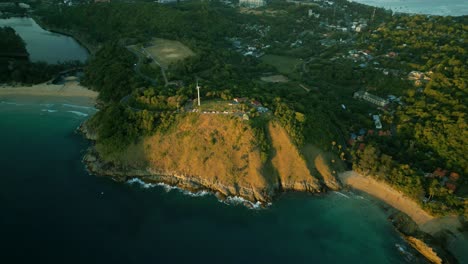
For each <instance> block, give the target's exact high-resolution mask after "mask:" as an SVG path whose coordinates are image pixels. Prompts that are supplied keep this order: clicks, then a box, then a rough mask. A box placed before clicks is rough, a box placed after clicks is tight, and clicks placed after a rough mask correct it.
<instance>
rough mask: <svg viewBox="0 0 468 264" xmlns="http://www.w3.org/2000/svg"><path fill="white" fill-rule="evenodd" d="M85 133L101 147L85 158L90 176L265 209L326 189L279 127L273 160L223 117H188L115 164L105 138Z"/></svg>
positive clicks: (250, 134)
mask: <svg viewBox="0 0 468 264" xmlns="http://www.w3.org/2000/svg"><path fill="white" fill-rule="evenodd" d="M80 130H81V131H82V132H83V134H84V135H85V136H86V137H87V138H89V139H91V140H95V141H96V145H95V146H93V147H91V148H90V150H89V151H88V153H87V154H86V156H85V157H84V162H85V163H86V166H87V168H88V169H89V171H91V172H92V173H94V174H97V175H102V176H110V177H112V178H113V179H115V180H117V181H126V180H128V179H130V178H135V177H137V178H139V179H141V180H143V181H145V182H152V183H155V182H163V183H166V184H169V185H173V186H177V187H180V188H183V189H187V190H190V191H200V190H211V191H213V192H215V193H217V194H218V196H220V197H223V196H224V197H226V196H240V197H243V198H245V199H247V200H249V201H251V202H262V203H266V202H269V201H271V200H272V197H273V196H274V195H275V194H276V193H278V192H279V191H305V192H313V193H315V192H320V190H322V189H323V186H322V185H321V183H320V182H319V181H318V180H317V178H315V177H313V176H312V174H311V173H310V171H309V169H308V168H307V165H306V162H305V160H304V158H303V157H302V155H301V154H300V152H299V150H298V149H297V147H296V146H295V145H294V144H293V143H292V142H291V140H290V138H289V136H288V135H287V132H286V131H285V130H284V128H282V127H281V126H280V125H279V124H278V123H275V122H274V121H271V122H270V123H269V124H268V129H267V130H266V131H267V133H268V135H267V138H269V141H270V142H269V143H270V145H271V146H270V149H271V151H270V152H271V153H269V154H267V155H266V156H267V157H265V153H262V152H261V150H260V147H259V146H258V142H257V139H256V136H255V132H254V130H253V129H252V128H251V127H250V126H249V125H248V124H247V123H246V122H243V121H242V120H241V119H239V118H234V117H229V116H223V115H198V114H188V115H185V116H183V117H182V118H180V119H179V120H178V121H177V122H176V124H174V125H173V127H172V128H171V129H169V131H168V132H165V133H162V132H157V133H155V134H154V135H151V136H147V137H144V138H142V139H141V140H140V141H139V142H138V143H135V144H132V145H130V146H129V147H128V149H127V150H126V151H124V152H123V153H121V154H120V155H117V156H113V157H112V158H108V157H103V156H102V155H101V154H100V153H99V144H100V143H99V138H98V136H97V134H96V133H94V132H93V130H92V129H91V128H89V127H88V126H87V125H86V123H84V124H83V125H82V126H81V127H80Z"/></svg>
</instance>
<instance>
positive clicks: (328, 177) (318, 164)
mask: <svg viewBox="0 0 468 264" xmlns="http://www.w3.org/2000/svg"><path fill="white" fill-rule="evenodd" d="M314 164H315V168H316V169H317V170H318V172H319V173H320V175H322V178H323V181H324V183H325V185H326V186H327V187H328V188H329V189H330V190H333V191H337V190H339V189H341V184H340V182H339V181H338V180H337V179H336V177H335V176H333V172H332V171H331V170H330V166H329V165H328V164H327V162H326V160H325V158H324V157H323V154H319V155H317V157H316V158H315V159H314Z"/></svg>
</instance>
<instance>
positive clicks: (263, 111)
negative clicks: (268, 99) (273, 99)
mask: <svg viewBox="0 0 468 264" xmlns="http://www.w3.org/2000/svg"><path fill="white" fill-rule="evenodd" d="M257 111H258V112H259V113H266V112H268V108H266V107H263V106H259V107H257Z"/></svg>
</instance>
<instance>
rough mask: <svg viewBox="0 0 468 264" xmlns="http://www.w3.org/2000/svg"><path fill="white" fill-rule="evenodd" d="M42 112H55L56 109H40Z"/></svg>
mask: <svg viewBox="0 0 468 264" xmlns="http://www.w3.org/2000/svg"><path fill="white" fill-rule="evenodd" d="M41 111H42V112H49V113H56V112H58V110H51V109H41Z"/></svg>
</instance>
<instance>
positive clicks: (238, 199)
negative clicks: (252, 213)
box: [221, 196, 271, 209]
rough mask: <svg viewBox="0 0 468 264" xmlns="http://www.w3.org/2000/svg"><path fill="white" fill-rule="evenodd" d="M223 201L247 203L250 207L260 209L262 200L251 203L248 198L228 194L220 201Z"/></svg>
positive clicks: (227, 202)
mask: <svg viewBox="0 0 468 264" xmlns="http://www.w3.org/2000/svg"><path fill="white" fill-rule="evenodd" d="M221 202H223V203H226V204H241V205H246V204H248V205H249V207H251V208H252V209H262V208H263V207H262V205H263V204H262V202H260V201H257V202H256V203H252V202H251V201H249V200H246V199H244V198H242V197H239V196H228V197H227V198H226V200H224V201H221ZM268 205H271V203H269V204H268Z"/></svg>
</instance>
